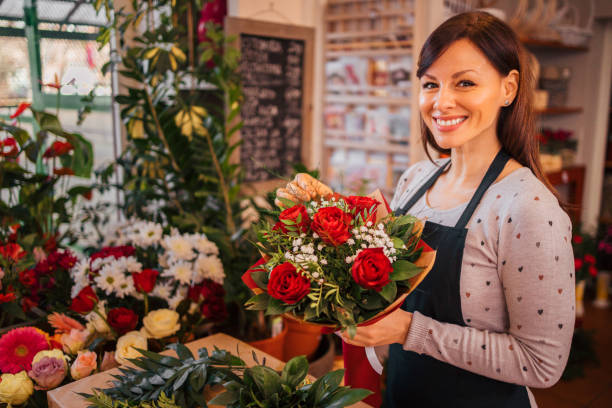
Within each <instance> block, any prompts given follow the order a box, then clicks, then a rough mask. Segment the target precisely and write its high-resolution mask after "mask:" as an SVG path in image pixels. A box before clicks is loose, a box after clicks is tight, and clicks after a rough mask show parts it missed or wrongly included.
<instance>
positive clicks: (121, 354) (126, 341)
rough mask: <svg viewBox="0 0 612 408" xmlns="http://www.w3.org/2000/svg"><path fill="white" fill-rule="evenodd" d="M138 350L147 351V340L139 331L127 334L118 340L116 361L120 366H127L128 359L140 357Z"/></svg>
mask: <svg viewBox="0 0 612 408" xmlns="http://www.w3.org/2000/svg"><path fill="white" fill-rule="evenodd" d="M136 348H139V349H142V350H147V338H146V337H145V336H143V335H142V334H141V333H140V332H139V331H131V332H127V333H126V334H124V335H123V336H121V337H119V339H118V340H117V350H116V351H115V360H116V361H117V362H118V363H119V364H127V363H128V360H127V359H130V358H137V357H140V355H141V354H140V353H139V352H138V351H137V350H136Z"/></svg>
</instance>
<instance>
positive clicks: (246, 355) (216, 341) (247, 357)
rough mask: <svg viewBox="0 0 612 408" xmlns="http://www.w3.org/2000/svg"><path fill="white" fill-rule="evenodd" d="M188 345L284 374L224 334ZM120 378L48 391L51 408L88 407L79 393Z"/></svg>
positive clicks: (107, 375) (98, 377)
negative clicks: (264, 364)
mask: <svg viewBox="0 0 612 408" xmlns="http://www.w3.org/2000/svg"><path fill="white" fill-rule="evenodd" d="M186 345H187V347H188V348H189V349H190V350H191V351H192V352H193V353H197V351H198V350H199V349H201V348H202V347H206V348H207V349H208V350H212V349H214V347H215V346H217V347H219V348H220V349H225V350H227V351H229V352H230V353H233V354H235V355H238V356H239V357H240V358H241V359H242V360H244V362H245V363H246V364H247V365H248V366H253V365H255V364H256V362H255V361H254V359H253V352H255V354H256V355H257V358H258V360H259V362H260V363H261V362H262V361H263V360H264V358H265V360H266V365H267V366H268V367H271V368H273V369H275V370H281V369H282V367H283V365H284V363H283V362H282V361H280V360H279V359H277V358H275V357H273V356H271V355H269V354H267V353H264V352H262V351H260V350H258V349H256V348H254V347H252V346H250V345H248V344H247V343H244V342H242V341H240V340H238V339H235V338H233V337H231V336H228V335H227V334H223V333H217V334H213V335H212V336H208V337H205V338H202V339H199V340H196V341H193V342H191V343H188V344H186ZM164 354H170V355H175V354H174V351H172V350H167V351H164ZM117 374H119V369H117V368H114V369H112V370H108V371H105V372H103V373H98V374H95V375H92V376H89V377H86V378H83V379H82V380H79V381H75V382H72V383H70V384H67V385H65V386H63V387H60V388H56V389H54V390H52V391H49V392H48V393H47V399H48V402H49V407H50V408H81V407H84V406H87V402H86V401H85V400H84V399H83V398H82V397H81V396H80V395H78V393H81V392H82V393H91V392H92V390H93V389H94V388H107V387H109V386H110V385H111V384H110V381H112V380H113V378H112V375H117ZM310 380H312V381H314V377H310ZM353 407H355V408H367V407H369V405H367V404H365V403H363V402H360V403H357V404H355V405H353Z"/></svg>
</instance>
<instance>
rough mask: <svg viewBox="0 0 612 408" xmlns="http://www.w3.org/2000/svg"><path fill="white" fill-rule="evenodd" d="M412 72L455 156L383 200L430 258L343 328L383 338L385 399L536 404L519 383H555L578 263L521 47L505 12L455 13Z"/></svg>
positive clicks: (429, 122)
mask: <svg viewBox="0 0 612 408" xmlns="http://www.w3.org/2000/svg"><path fill="white" fill-rule="evenodd" d="M417 77H418V78H419V80H420V84H421V91H420V100H419V105H420V112H421V118H422V130H423V141H424V143H425V145H427V144H429V145H430V146H431V147H433V149H435V150H436V151H438V152H440V153H448V154H450V159H442V160H437V161H435V162H434V161H423V162H420V163H416V164H415V165H413V166H412V167H410V168H409V169H408V170H406V172H405V173H404V174H403V175H402V177H401V178H400V182H399V185H398V187H397V190H396V193H395V196H394V198H393V200H392V202H391V207H392V208H393V209H394V210H395V212H396V213H405V212H410V214H412V215H415V216H417V217H419V218H421V219H424V220H427V221H426V223H425V228H424V231H423V239H424V240H425V242H427V243H428V244H429V245H430V246H432V247H434V248H435V249H436V250H437V256H436V262H435V264H434V267H433V269H432V270H431V272H430V273H429V275H428V276H427V278H426V279H425V280H424V281H423V283H422V284H421V285H420V286H419V287H418V288H417V289H416V290H415V291H414V292H413V293H412V294H411V295H410V296H409V297H408V298H407V299H406V302H405V303H404V305H402V308H401V309H398V310H396V311H395V312H393V313H391V314H390V315H389V316H388V317H386V318H384V319H382V320H380V321H379V322H377V323H375V324H373V325H371V326H366V327H360V328H358V330H357V334H356V336H355V337H354V338H352V339H351V338H350V337H349V336H348V335H347V334H343V335H342V337H343V339H344V340H345V341H346V342H347V343H350V344H354V345H359V346H381V345H388V344H389V345H390V350H389V359H388V365H387V370H388V376H387V390H386V393H385V406H388V407H407V406H423V407H432V406H452V407H463V406H465V407H530V406H531V407H535V406H536V403H535V401H534V399H533V396H532V394H531V393H530V392H529V389H528V388H527V387H530V386H531V387H549V386H552V385H553V384H554V383H555V382H556V381H557V380H558V379H559V377H560V376H561V373H562V372H563V368H564V366H565V364H566V361H567V358H568V354H569V349H570V343H571V338H572V332H573V327H574V306H573V305H574V276H573V271H574V266H573V255H572V248H571V230H572V228H571V222H570V220H569V218H568V216H567V214H566V213H565V212H564V211H563V209H562V208H561V207H560V206H559V202H558V199H557V196H556V193H555V191H554V189H553V188H552V187H551V186H550V184H549V183H548V182H547V180H546V178H545V177H544V176H543V174H542V170H541V168H540V165H539V162H538V150H537V149H538V146H537V142H536V138H535V132H534V126H535V125H534V114H533V108H532V104H531V98H532V89H533V86H532V82H533V79H532V78H531V72H530V71H529V69H528V67H527V64H526V58H525V53H524V51H523V49H522V47H521V45H520V43H519V41H518V39H517V37H516V35H515V34H514V33H513V31H512V30H511V29H510V28H509V27H508V26H507V25H506V24H505V23H503V22H502V21H500V20H498V19H496V18H495V17H493V16H491V15H489V14H486V13H481V12H472V13H465V14H460V15H457V16H455V17H453V18H451V19H449V20H447V21H446V22H445V23H443V24H442V25H441V26H440V27H438V28H437V29H436V30H435V31H434V32H433V33H432V34H431V35H430V36H429V38H428V39H427V41H426V42H425V44H424V46H423V49H422V50H421V54H420V58H419V63H418V71H417ZM291 192H294V193H299V194H307V193H308V191H306V192H304V191H301V190H300V185H299V184H296V183H292V184H290V185H289V186H288V188H287V189H281V190H279V195H280V196H283V195H285V196H286V195H290V194H291ZM294 195H295V194H294Z"/></svg>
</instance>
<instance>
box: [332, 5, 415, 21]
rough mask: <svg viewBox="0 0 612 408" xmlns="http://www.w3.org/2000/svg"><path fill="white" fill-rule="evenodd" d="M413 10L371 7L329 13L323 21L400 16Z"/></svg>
mask: <svg viewBox="0 0 612 408" xmlns="http://www.w3.org/2000/svg"><path fill="white" fill-rule="evenodd" d="M412 12H413V9H412V8H403V9H391V10H377V9H374V8H373V9H371V10H368V11H362V12H359V13H337V14H329V15H327V16H326V17H325V21H327V22H332V21H342V20H365V19H370V18H372V19H373V18H378V17H387V16H398V17H402V16H405V15H406V14H410V13H412Z"/></svg>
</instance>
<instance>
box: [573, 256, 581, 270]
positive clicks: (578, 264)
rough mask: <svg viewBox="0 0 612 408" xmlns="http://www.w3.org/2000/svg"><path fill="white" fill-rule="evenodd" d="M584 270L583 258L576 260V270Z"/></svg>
mask: <svg viewBox="0 0 612 408" xmlns="http://www.w3.org/2000/svg"><path fill="white" fill-rule="evenodd" d="M580 268H582V258H574V269H576V270H578V269H580Z"/></svg>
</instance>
